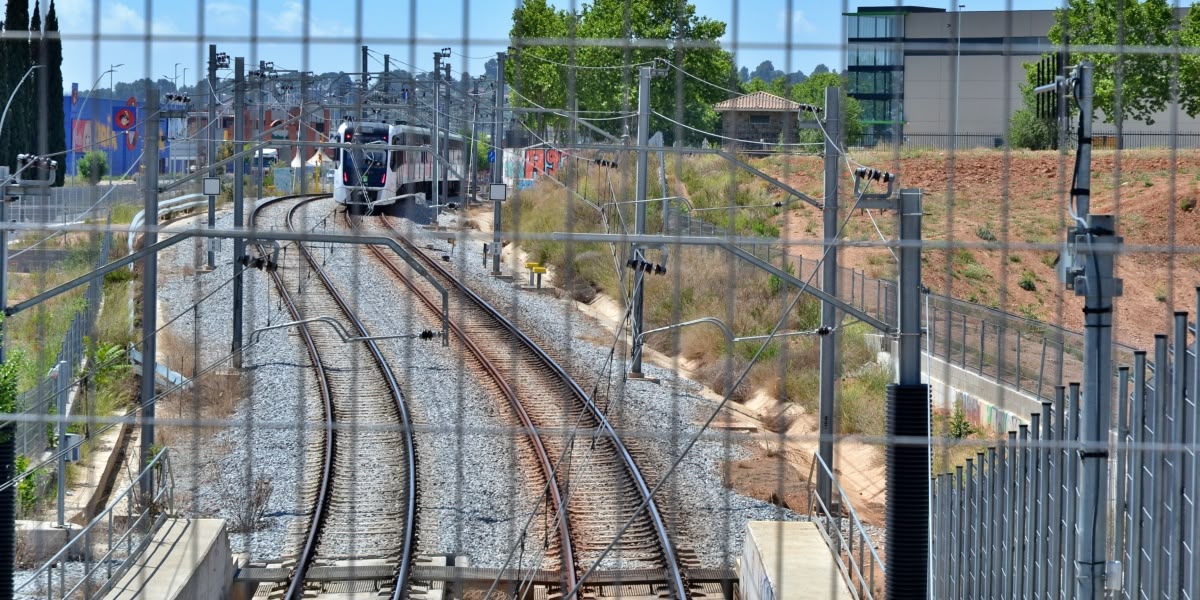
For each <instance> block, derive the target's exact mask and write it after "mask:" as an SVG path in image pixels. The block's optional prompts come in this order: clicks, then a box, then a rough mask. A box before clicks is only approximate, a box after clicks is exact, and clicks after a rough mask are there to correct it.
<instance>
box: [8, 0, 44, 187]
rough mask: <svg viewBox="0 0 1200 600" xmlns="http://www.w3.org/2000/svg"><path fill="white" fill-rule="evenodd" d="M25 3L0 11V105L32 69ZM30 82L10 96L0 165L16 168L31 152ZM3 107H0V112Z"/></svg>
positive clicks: (15, 0) (15, 1)
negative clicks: (0, 19)
mask: <svg viewBox="0 0 1200 600" xmlns="http://www.w3.org/2000/svg"><path fill="white" fill-rule="evenodd" d="M28 31H29V4H28V0H8V2H7V3H6V5H5V10H4V33H5V34H6V35H5V36H4V37H3V38H0V96H3V98H0V102H7V101H8V98H9V94H12V93H13V90H14V89H16V87H17V83H19V82H20V81H21V78H23V77H24V76H25V72H26V71H28V70H29V67H30V66H32V64H33V63H32V62H31V61H30V57H29V36H28V33H25V34H22V33H21V32H28ZM32 83H33V82H31V81H26V82H25V84H24V85H22V86H21V88H20V89H18V90H17V91H16V94H15V95H13V97H12V98H13V100H12V106H11V107H10V108H9V111H8V119H7V120H5V122H4V131H3V132H0V164H5V165H8V166H9V167H10V168H16V164H17V155H18V154H20V153H23V152H33V151H35V148H34V147H33V146H31V145H30V142H31V141H32V140H33V127H32V126H31V125H30V122H31V118H32V117H33V116H34V113H33V107H34V106H35V104H34V103H35V101H36V97H35V96H34V95H33V94H32V90H33V89H34V86H32V85H31V84H32ZM3 110H4V108H3V106H2V105H0V111H3Z"/></svg>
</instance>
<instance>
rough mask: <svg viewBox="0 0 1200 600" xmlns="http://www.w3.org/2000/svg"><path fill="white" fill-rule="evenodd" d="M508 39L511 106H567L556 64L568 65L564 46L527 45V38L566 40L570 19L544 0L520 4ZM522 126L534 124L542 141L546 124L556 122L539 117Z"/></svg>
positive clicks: (507, 67) (508, 77)
mask: <svg viewBox="0 0 1200 600" xmlns="http://www.w3.org/2000/svg"><path fill="white" fill-rule="evenodd" d="M512 20H513V25H512V30H511V31H510V32H509V36H510V37H511V38H512V44H513V47H514V48H516V50H517V51H516V53H515V54H514V56H512V57H511V58H512V60H509V61H508V62H507V63H506V69H505V77H506V78H507V79H508V84H509V85H510V86H511V87H512V89H513V90H514V91H515V93H514V94H513V95H512V98H511V101H512V105H513V106H519V107H525V108H531V107H533V105H534V104H537V105H539V106H543V107H546V108H562V107H563V106H564V103H565V102H566V86H565V85H563V82H564V80H563V77H562V68H561V67H559V66H558V64H556V63H559V64H561V63H565V62H566V61H567V48H566V46H545V45H526V44H525V40H526V39H529V38H558V39H562V38H565V37H566V36H567V27H568V26H567V23H568V22H569V21H571V20H573V17H571V16H570V15H568V14H567V13H566V12H565V11H561V10H557V9H555V8H554V7H553V6H551V5H549V4H547V3H546V0H528V1H526V2H522V3H521V5H520V6H518V7H517V8H516V10H514V11H513V19H512ZM522 122H525V123H529V122H533V123H536V127H537V132H538V135H540V136H543V137H545V135H546V127H547V124H548V123H552V122H557V119H555V118H554V117H553V116H551V115H547V114H545V113H538V114H535V115H532V116H531V117H528V118H523V119H522Z"/></svg>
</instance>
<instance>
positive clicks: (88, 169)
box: [79, 150, 108, 185]
mask: <svg viewBox="0 0 1200 600" xmlns="http://www.w3.org/2000/svg"><path fill="white" fill-rule="evenodd" d="M79 174H80V175H82V176H83V178H84V179H86V180H88V181H89V182H91V183H92V184H93V185H95V184H97V183H100V180H101V179H102V178H103V177H104V176H105V175H107V174H108V155H107V154H105V153H104V152H102V151H100V150H92V151H91V152H88V153H87V154H85V155H83V158H81V159H79Z"/></svg>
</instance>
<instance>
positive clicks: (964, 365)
mask: <svg viewBox="0 0 1200 600" xmlns="http://www.w3.org/2000/svg"><path fill="white" fill-rule="evenodd" d="M962 318H963V319H962V368H963V369H966V368H967V315H966V314H963V316H962Z"/></svg>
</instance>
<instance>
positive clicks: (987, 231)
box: [975, 223, 996, 242]
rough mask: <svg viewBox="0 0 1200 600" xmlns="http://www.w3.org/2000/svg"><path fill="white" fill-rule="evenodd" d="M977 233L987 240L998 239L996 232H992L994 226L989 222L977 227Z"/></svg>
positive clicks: (980, 237)
mask: <svg viewBox="0 0 1200 600" xmlns="http://www.w3.org/2000/svg"><path fill="white" fill-rule="evenodd" d="M975 235H977V236H979V239H981V240H983V241H985V242H994V241H996V234H995V233H992V228H991V227H990V226H988V224H987V223H982V224H980V225H978V226H976V227H975Z"/></svg>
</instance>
